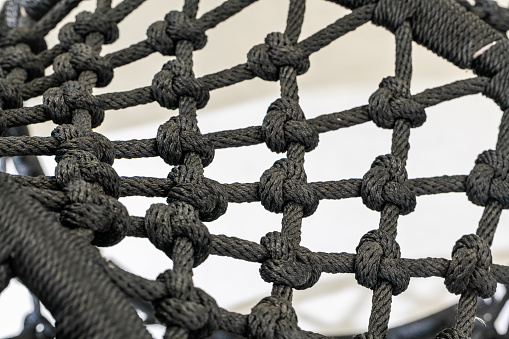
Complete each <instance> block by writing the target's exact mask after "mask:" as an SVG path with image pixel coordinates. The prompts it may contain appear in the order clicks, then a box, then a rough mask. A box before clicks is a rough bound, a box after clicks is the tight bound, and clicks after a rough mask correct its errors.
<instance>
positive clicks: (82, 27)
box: [74, 11, 119, 44]
mask: <svg viewBox="0 0 509 339" xmlns="http://www.w3.org/2000/svg"><path fill="white" fill-rule="evenodd" d="M74 31H75V32H76V33H78V34H80V35H81V36H83V37H85V36H86V35H88V34H90V33H94V32H97V33H100V34H101V35H102V36H103V37H104V43H105V44H111V43H113V42H115V41H116V40H117V39H118V36H119V33H118V27H117V23H116V22H115V21H114V20H111V18H110V17H108V15H107V14H106V13H101V12H95V13H90V12H86V11H83V12H81V13H79V14H78V15H77V16H76V22H75V23H74Z"/></svg>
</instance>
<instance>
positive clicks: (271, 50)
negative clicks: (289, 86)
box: [247, 32, 309, 81]
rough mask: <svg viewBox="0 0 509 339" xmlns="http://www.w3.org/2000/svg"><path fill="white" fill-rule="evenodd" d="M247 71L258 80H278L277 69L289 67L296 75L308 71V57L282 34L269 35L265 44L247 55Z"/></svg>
mask: <svg viewBox="0 0 509 339" xmlns="http://www.w3.org/2000/svg"><path fill="white" fill-rule="evenodd" d="M247 64H248V67H249V69H250V70H251V71H252V72H253V73H254V74H255V75H256V76H257V77H259V78H262V79H263V80H268V81H277V80H279V69H280V68H281V67H283V66H291V67H293V68H294V69H295V71H296V72H297V74H298V75H301V74H304V73H306V72H307V70H308V69H309V56H308V55H306V54H305V53H304V52H303V51H302V50H301V49H300V48H299V47H298V46H296V45H294V44H292V42H291V41H290V40H289V39H288V38H287V37H286V36H285V35H284V34H283V33H278V32H275V33H270V34H269V35H267V37H266V38H265V43H264V44H260V45H256V46H254V47H253V48H252V49H251V50H250V51H249V53H248V54H247Z"/></svg>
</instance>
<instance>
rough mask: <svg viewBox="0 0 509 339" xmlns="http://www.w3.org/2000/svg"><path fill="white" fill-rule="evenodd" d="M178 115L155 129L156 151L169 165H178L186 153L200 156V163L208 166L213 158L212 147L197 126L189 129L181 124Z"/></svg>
mask: <svg viewBox="0 0 509 339" xmlns="http://www.w3.org/2000/svg"><path fill="white" fill-rule="evenodd" d="M182 125H183V124H182V118H181V117H180V116H176V117H171V118H170V119H169V120H168V121H167V122H165V123H164V124H162V125H161V126H159V129H158V130H157V136H156V143H157V151H158V153H159V155H160V156H161V158H163V160H164V161H165V162H166V163H168V164H170V165H180V164H182V163H183V162H184V157H185V156H186V154H188V153H196V154H198V155H199V156H200V158H201V162H202V165H203V166H204V167H206V166H208V165H209V164H210V163H211V162H212V160H213V159H214V148H213V146H212V145H211V143H210V142H209V141H208V140H207V138H205V137H204V136H203V135H202V134H201V133H200V131H199V129H198V127H197V126H193V127H194V128H193V127H191V128H190V129H188V128H185V127H183V126H182Z"/></svg>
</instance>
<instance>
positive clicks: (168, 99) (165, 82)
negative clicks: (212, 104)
mask: <svg viewBox="0 0 509 339" xmlns="http://www.w3.org/2000/svg"><path fill="white" fill-rule="evenodd" d="M152 93H153V95H154V98H155V99H156V100H157V102H158V103H159V105H161V106H162V107H166V108H168V109H177V108H178V107H179V101H180V98H181V97H183V96H187V97H191V98H193V99H194V100H195V101H196V107H197V108H198V109H200V108H203V107H205V105H207V102H208V101H209V98H210V94H209V90H208V87H207V85H206V84H205V83H203V81H201V80H199V79H196V78H195V77H194V74H193V71H192V70H191V69H190V68H189V67H188V66H186V65H184V64H183V63H182V62H180V61H178V60H172V61H169V62H167V63H166V64H165V65H164V66H163V70H162V71H160V72H158V73H157V74H156V75H155V76H154V79H153V80H152Z"/></svg>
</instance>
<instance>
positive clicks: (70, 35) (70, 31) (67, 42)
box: [58, 22, 85, 49]
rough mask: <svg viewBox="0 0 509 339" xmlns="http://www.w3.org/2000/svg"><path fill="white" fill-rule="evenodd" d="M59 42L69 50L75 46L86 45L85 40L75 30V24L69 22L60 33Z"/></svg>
mask: <svg viewBox="0 0 509 339" xmlns="http://www.w3.org/2000/svg"><path fill="white" fill-rule="evenodd" d="M58 41H60V45H62V46H63V47H64V48H65V49H69V48H70V47H71V46H72V45H74V44H79V43H84V42H85V38H84V37H83V36H82V35H81V34H78V33H77V32H76V31H75V30H74V23H72V22H69V23H67V24H65V25H64V26H62V28H60V31H58Z"/></svg>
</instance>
